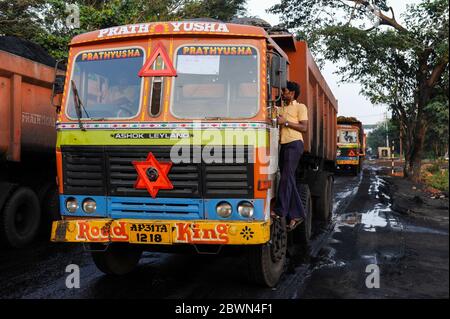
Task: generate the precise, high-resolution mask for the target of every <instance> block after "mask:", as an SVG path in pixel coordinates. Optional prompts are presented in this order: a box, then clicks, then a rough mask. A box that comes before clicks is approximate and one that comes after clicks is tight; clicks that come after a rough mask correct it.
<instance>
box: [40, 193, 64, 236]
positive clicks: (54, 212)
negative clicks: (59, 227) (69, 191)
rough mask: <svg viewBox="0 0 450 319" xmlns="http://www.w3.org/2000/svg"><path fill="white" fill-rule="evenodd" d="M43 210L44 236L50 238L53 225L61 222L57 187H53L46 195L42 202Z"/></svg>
mask: <svg viewBox="0 0 450 319" xmlns="http://www.w3.org/2000/svg"><path fill="white" fill-rule="evenodd" d="M41 210H42V227H41V228H42V231H41V232H42V234H43V235H44V236H47V237H48V234H49V233H50V231H51V228H52V223H53V222H54V221H57V220H61V213H60V210H59V193H58V189H57V188H56V185H52V186H51V187H50V188H49V189H48V190H47V192H46V193H45V195H44V198H43V199H42V202H41Z"/></svg>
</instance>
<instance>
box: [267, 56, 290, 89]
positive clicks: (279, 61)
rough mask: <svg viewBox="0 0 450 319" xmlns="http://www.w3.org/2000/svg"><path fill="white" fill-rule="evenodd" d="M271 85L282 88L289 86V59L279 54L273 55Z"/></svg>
mask: <svg viewBox="0 0 450 319" xmlns="http://www.w3.org/2000/svg"><path fill="white" fill-rule="evenodd" d="M270 85H271V86H272V87H274V88H277V89H280V90H281V89H284V88H285V87H286V86H287V60H286V59H285V58H283V57H281V56H279V55H273V56H272V65H271V74H270Z"/></svg>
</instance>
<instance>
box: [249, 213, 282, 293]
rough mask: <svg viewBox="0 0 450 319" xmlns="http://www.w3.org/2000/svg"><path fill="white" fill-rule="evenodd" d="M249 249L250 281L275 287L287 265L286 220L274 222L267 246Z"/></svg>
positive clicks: (250, 247)
mask: <svg viewBox="0 0 450 319" xmlns="http://www.w3.org/2000/svg"><path fill="white" fill-rule="evenodd" d="M247 249H248V250H247V264H248V275H249V278H250V280H251V281H253V282H255V283H257V284H260V285H263V286H267V287H275V286H276V285H277V284H278V281H279V280H280V277H281V275H282V274H283V272H284V266H285V264H286V250H287V235H286V219H285V218H280V219H275V220H273V223H272V225H271V227H270V241H269V242H268V243H267V244H264V245H257V246H249V247H248V248H247Z"/></svg>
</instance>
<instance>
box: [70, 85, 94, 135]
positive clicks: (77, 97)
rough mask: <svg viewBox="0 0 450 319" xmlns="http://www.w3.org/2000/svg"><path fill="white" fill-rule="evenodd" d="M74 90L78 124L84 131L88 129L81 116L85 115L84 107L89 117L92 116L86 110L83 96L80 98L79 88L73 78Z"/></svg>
mask: <svg viewBox="0 0 450 319" xmlns="http://www.w3.org/2000/svg"><path fill="white" fill-rule="evenodd" d="M72 92H73V102H74V104H75V111H76V112H77V118H78V124H79V125H80V129H81V130H82V131H86V129H85V128H84V125H83V122H82V121H81V117H82V116H83V114H82V109H83V111H84V113H85V114H86V116H87V117H88V118H89V117H90V116H89V114H88V112H87V111H86V109H85V108H84V106H83V102H81V98H80V95H79V94H78V89H77V86H76V85H75V81H74V80H72Z"/></svg>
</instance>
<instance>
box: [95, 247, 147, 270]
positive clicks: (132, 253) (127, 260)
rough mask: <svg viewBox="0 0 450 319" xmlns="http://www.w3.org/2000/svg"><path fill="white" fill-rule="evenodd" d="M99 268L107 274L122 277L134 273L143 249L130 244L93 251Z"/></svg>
mask: <svg viewBox="0 0 450 319" xmlns="http://www.w3.org/2000/svg"><path fill="white" fill-rule="evenodd" d="M91 255H92V259H93V260H94V263H95V265H96V266H97V268H98V269H99V270H100V271H101V272H103V273H105V274H107V275H115V276H122V275H126V274H128V273H130V272H132V271H133V270H134V269H135V268H136V266H137V264H138V263H139V260H140V259H141V255H142V249H141V248H139V247H137V246H131V245H129V244H115V243H113V244H110V245H109V247H108V248H107V249H106V251H101V252H100V251H92V252H91Z"/></svg>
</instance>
